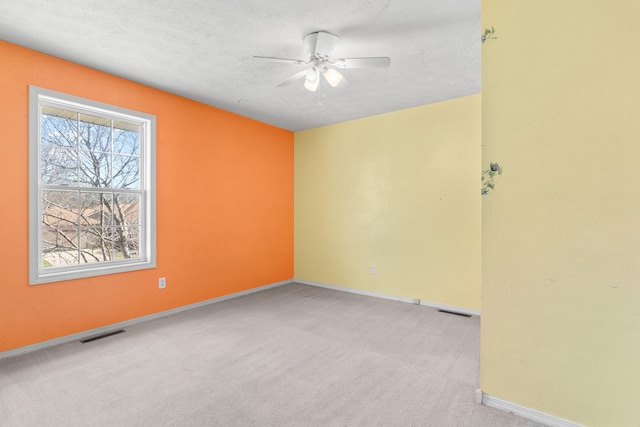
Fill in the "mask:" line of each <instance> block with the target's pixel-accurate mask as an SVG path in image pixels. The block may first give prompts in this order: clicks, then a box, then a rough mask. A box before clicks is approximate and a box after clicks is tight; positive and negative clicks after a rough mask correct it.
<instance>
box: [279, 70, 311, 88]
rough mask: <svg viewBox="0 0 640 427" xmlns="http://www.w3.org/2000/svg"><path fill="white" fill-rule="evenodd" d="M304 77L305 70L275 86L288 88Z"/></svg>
mask: <svg viewBox="0 0 640 427" xmlns="http://www.w3.org/2000/svg"><path fill="white" fill-rule="evenodd" d="M306 75H307V70H302V71H298V72H297V73H295V74H294V75H293V76H291V77H289V78H288V79H286V80H283V81H282V82H280V83H279V84H278V85H277V86H278V87H283V86H289V85H290V84H291V83H293V82H295V81H296V80H299V79H301V78H302V77H304V76H306Z"/></svg>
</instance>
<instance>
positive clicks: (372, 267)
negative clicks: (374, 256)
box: [369, 265, 376, 274]
mask: <svg viewBox="0 0 640 427" xmlns="http://www.w3.org/2000/svg"><path fill="white" fill-rule="evenodd" d="M369 273H371V274H376V266H375V265H372V266H371V268H370V269H369Z"/></svg>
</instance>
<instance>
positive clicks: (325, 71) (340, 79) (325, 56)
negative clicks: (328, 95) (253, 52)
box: [253, 31, 391, 92]
mask: <svg viewBox="0 0 640 427" xmlns="http://www.w3.org/2000/svg"><path fill="white" fill-rule="evenodd" d="M338 39H339V37H338V36H336V35H335V34H331V33H328V32H326V31H316V32H314V33H311V34H307V35H306V36H305V38H304V59H286V58H274V57H271V56H254V57H253V58H254V59H263V60H267V61H273V62H281V63H284V64H295V65H306V66H307V68H306V69H304V70H302V71H299V72H297V73H295V74H294V75H292V76H291V77H289V78H287V79H285V80H284V81H282V82H281V83H280V84H278V87H282V86H288V85H290V84H291V83H293V82H295V81H296V80H299V79H301V78H303V77H305V82H304V87H305V88H306V89H307V90H310V91H312V92H315V91H316V90H317V89H318V86H319V85H320V75H323V76H324V78H325V79H326V80H327V82H328V83H329V84H330V85H331V86H333V87H338V85H340V86H346V85H347V84H349V82H347V80H346V79H345V78H344V76H343V75H342V74H341V73H340V72H339V71H338V70H337V69H336V68H387V67H388V66H389V65H390V64H391V58H388V57H386V56H384V57H369V58H340V59H336V60H332V59H331V55H332V53H333V49H334V48H335V47H336V44H337V43H338Z"/></svg>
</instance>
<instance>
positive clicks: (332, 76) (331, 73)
mask: <svg viewBox="0 0 640 427" xmlns="http://www.w3.org/2000/svg"><path fill="white" fill-rule="evenodd" d="M324 78H325V79H327V82H328V83H329V84H330V85H331V86H333V87H336V86H338V85H339V84H340V82H341V81H342V79H343V77H342V74H340V73H339V72H338V71H337V70H334V69H333V68H328V69H327V70H326V71H325V72H324Z"/></svg>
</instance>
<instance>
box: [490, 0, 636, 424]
mask: <svg viewBox="0 0 640 427" xmlns="http://www.w3.org/2000/svg"><path fill="white" fill-rule="evenodd" d="M638 17H640V2H638V1H637V0H626V1H622V0H621V1H616V2H602V1H599V2H596V1H588V2H584V1H577V0H570V1H551V0H542V1H521V0H484V1H483V27H491V26H493V27H495V29H496V36H497V39H495V40H489V41H487V43H485V44H484V45H483V56H482V60H483V95H482V117H483V119H482V128H483V131H482V133H483V137H482V139H483V159H484V162H485V163H486V162H489V161H497V162H499V163H500V164H501V165H502V166H503V169H504V174H503V175H502V176H499V177H498V179H497V180H496V190H495V192H493V193H491V194H490V195H488V196H487V197H485V198H484V199H483V212H482V217H483V219H482V234H483V236H482V248H483V249H482V271H483V273H482V303H483V318H482V352H481V353H482V354H481V386H482V389H483V391H485V392H486V393H489V394H491V395H494V396H497V397H501V398H504V399H506V400H509V401H512V402H515V403H518V404H521V405H524V406H527V407H531V408H534V409H537V410H540V411H543V412H546V413H550V414H553V415H555V416H558V417H561V418H566V419H569V420H572V421H574V422H578V423H583V424H585V425H589V426H607V427H609V426H617V427H621V426H638V425H640V405H638V399H639V398H640V285H639V284H638V281H639V280H640V54H639V52H640V26H639V25H638Z"/></svg>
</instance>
